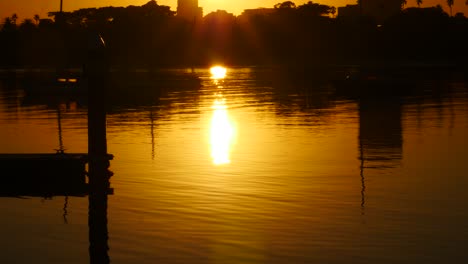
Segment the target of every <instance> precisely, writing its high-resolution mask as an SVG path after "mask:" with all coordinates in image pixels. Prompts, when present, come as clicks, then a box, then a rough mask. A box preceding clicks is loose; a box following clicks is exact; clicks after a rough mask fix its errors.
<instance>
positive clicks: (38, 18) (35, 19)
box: [34, 14, 41, 25]
mask: <svg viewBox="0 0 468 264" xmlns="http://www.w3.org/2000/svg"><path fill="white" fill-rule="evenodd" d="M39 20H41V18H40V17H39V15H38V14H35V15H34V21H36V25H39Z"/></svg>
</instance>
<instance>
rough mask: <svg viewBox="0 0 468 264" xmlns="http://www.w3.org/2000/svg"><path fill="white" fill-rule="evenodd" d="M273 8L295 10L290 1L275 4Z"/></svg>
mask: <svg viewBox="0 0 468 264" xmlns="http://www.w3.org/2000/svg"><path fill="white" fill-rule="evenodd" d="M274 7H275V8H277V9H293V8H296V4H295V3H293V2H291V1H286V2H282V3H278V4H276V5H274Z"/></svg>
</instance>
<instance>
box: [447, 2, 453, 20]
mask: <svg viewBox="0 0 468 264" xmlns="http://www.w3.org/2000/svg"><path fill="white" fill-rule="evenodd" d="M453 1H454V0H447V5H448V6H449V7H450V16H452V6H453Z"/></svg>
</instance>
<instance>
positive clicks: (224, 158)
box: [210, 98, 236, 165]
mask: <svg viewBox="0 0 468 264" xmlns="http://www.w3.org/2000/svg"><path fill="white" fill-rule="evenodd" d="M212 108H213V110H214V112H213V116H212V118H211V131H210V132H211V133H210V145H211V157H212V159H213V164H215V165H223V164H229V163H231V160H230V152H231V147H232V144H233V143H234V138H235V134H236V129H235V125H234V123H233V122H232V121H231V119H230V118H229V114H228V108H227V106H226V100H225V99H224V98H218V99H216V100H215V101H214V103H213V106H212Z"/></svg>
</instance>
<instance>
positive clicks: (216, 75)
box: [210, 66, 227, 79]
mask: <svg viewBox="0 0 468 264" xmlns="http://www.w3.org/2000/svg"><path fill="white" fill-rule="evenodd" d="M210 73H211V78H212V79H224V78H225V77H226V73H227V69H226V68H224V67H222V66H214V67H211V69H210Z"/></svg>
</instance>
